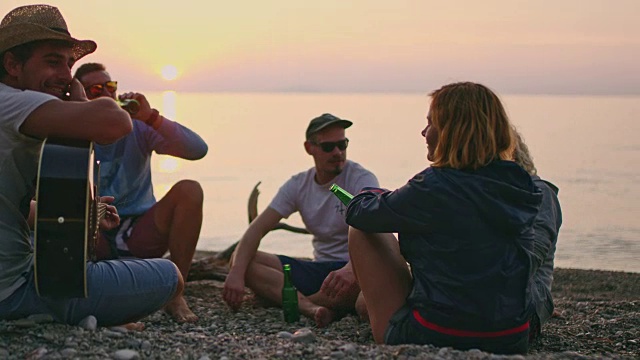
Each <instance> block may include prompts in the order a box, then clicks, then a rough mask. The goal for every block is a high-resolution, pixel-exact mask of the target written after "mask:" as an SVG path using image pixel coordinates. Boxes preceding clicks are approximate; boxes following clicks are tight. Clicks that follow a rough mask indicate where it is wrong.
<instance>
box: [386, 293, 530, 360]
mask: <svg viewBox="0 0 640 360" xmlns="http://www.w3.org/2000/svg"><path fill="white" fill-rule="evenodd" d="M413 310H414V309H413V308H412V307H410V306H409V305H405V306H403V307H402V308H400V310H398V311H396V313H395V314H393V316H392V317H391V319H390V320H389V325H388V327H387V330H386V331H385V334H384V343H385V344H388V345H399V344H418V345H427V344H430V345H433V346H436V347H453V348H455V349H458V350H469V349H479V350H482V351H486V352H491V353H495V354H526V353H527V351H528V348H529V339H528V336H529V331H528V329H527V330H525V331H521V332H518V333H517V334H513V335H507V336H500V337H488V338H487V337H470V336H454V335H449V334H444V333H442V332H438V331H434V330H431V329H429V328H427V327H425V326H423V325H422V324H420V322H419V321H418V320H417V319H416V317H415V316H414V314H413Z"/></svg>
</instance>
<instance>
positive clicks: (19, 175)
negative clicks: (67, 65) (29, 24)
mask: <svg viewBox="0 0 640 360" xmlns="http://www.w3.org/2000/svg"><path fill="white" fill-rule="evenodd" d="M56 99H57V98H56V97H54V96H52V95H49V94H45V93H40V92H36V91H30V90H24V91H23V90H18V89H15V88H12V87H10V86H6V85H4V84H2V83H0V301H2V300H4V299H6V298H7V297H9V295H11V294H12V293H13V292H14V291H15V290H16V289H17V288H18V287H20V285H22V284H23V283H24V282H25V276H24V275H25V274H27V273H28V272H29V270H30V269H31V266H32V264H33V248H32V246H31V243H30V241H29V225H28V224H27V220H26V216H28V214H29V203H30V201H31V199H32V197H33V196H34V194H35V180H36V175H37V171H38V158H39V155H40V148H41V147H42V140H39V139H34V138H31V137H29V136H26V135H24V134H22V133H20V126H22V123H23V122H24V121H25V119H26V118H27V117H28V116H29V114H31V112H33V111H34V110H35V109H36V108H38V107H39V106H40V105H42V104H44V103H45V102H48V101H51V100H56Z"/></svg>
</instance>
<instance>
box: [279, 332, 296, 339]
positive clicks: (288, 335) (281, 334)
mask: <svg viewBox="0 0 640 360" xmlns="http://www.w3.org/2000/svg"><path fill="white" fill-rule="evenodd" d="M276 336H277V337H278V338H280V339H291V338H292V337H293V334H292V333H290V332H288V331H280V332H279V333H278V335H276Z"/></svg>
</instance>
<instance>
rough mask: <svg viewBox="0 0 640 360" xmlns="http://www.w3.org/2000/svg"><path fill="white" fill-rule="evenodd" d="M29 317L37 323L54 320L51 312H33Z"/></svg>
mask: <svg viewBox="0 0 640 360" xmlns="http://www.w3.org/2000/svg"><path fill="white" fill-rule="evenodd" d="M27 319H29V320H31V321H34V322H35V323H36V324H47V323H52V322H53V316H51V315H49V314H33V315H29V316H28V317H27Z"/></svg>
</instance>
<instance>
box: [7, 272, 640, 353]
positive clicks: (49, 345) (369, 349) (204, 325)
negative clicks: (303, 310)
mask: <svg viewBox="0 0 640 360" xmlns="http://www.w3.org/2000/svg"><path fill="white" fill-rule="evenodd" d="M222 285H223V283H222V282H221V281H218V280H198V281H190V282H188V283H187V286H186V290H185V294H186V298H187V301H188V302H189V304H190V306H191V308H192V310H193V311H194V312H195V313H196V314H197V315H198V316H199V318H200V320H199V321H198V322H196V323H193V324H178V323H176V322H174V321H173V320H172V319H171V318H170V317H169V316H167V315H166V314H165V313H164V312H162V311H160V312H157V313H155V314H152V315H151V316H149V317H147V318H145V319H143V320H142V321H143V322H144V324H145V326H146V328H145V330H143V331H128V330H127V329H124V328H120V327H114V328H103V327H99V326H96V324H95V321H92V319H91V317H90V318H88V319H85V321H84V322H83V323H81V324H78V325H77V326H70V325H62V324H55V323H52V322H51V319H50V318H49V317H48V316H33V317H31V318H29V319H20V320H15V321H0V359H196V360H206V359H221V360H224V359H474V360H479V359H638V358H640V273H625V272H609V271H594V270H576V269H557V270H556V274H555V281H554V289H553V294H554V299H555V303H556V315H555V316H554V317H553V318H552V319H551V320H550V321H549V323H547V324H546V325H545V326H544V327H543V335H542V338H541V339H540V341H538V342H537V343H535V344H534V345H533V346H532V347H531V349H530V351H529V353H528V354H527V355H526V356H520V355H516V356H503V355H494V354H489V353H485V352H481V351H479V350H469V351H457V350H454V349H451V348H435V347H432V346H417V345H400V346H388V345H377V344H375V343H374V342H373V339H372V336H371V332H370V330H369V326H368V324H366V323H363V322H361V321H360V320H358V318H357V317H356V316H353V315H347V316H345V317H343V318H342V319H340V320H339V321H336V322H334V323H332V324H331V325H329V326H328V327H326V328H321V329H320V328H317V327H315V325H314V323H313V322H312V321H310V320H309V319H305V318H302V319H301V320H300V321H299V322H298V323H294V324H287V323H285V322H283V321H282V314H281V310H279V309H277V308H265V307H263V306H262V305H261V304H260V302H259V301H256V300H255V298H253V297H252V294H251V293H250V292H249V291H248V290H247V296H248V298H249V300H247V301H246V302H245V304H244V305H243V307H242V308H241V310H240V311H238V312H236V313H233V312H231V311H230V310H229V309H228V308H227V307H226V305H225V304H224V303H223V301H222V298H221V289H222ZM93 320H94V319H93Z"/></svg>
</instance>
